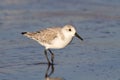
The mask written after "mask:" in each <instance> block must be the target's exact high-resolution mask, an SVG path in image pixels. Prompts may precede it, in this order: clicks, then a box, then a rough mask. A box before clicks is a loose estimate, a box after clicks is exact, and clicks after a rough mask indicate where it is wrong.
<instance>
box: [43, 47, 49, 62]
mask: <svg viewBox="0 0 120 80" xmlns="http://www.w3.org/2000/svg"><path fill="white" fill-rule="evenodd" d="M44 53H45V57H46V59H47V61H48V64H50V61H49V58H48V55H47V49H45V50H44Z"/></svg>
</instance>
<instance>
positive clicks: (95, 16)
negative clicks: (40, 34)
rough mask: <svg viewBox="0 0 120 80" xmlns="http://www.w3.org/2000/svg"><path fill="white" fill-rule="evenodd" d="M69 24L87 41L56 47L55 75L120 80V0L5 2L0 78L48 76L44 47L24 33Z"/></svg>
mask: <svg viewBox="0 0 120 80" xmlns="http://www.w3.org/2000/svg"><path fill="white" fill-rule="evenodd" d="M66 24H72V25H74V26H75V27H76V29H77V32H78V33H79V34H80V35H81V36H82V37H83V38H84V41H83V42H80V41H79V40H78V39H76V38H74V40H73V41H72V43H71V44H70V45H69V46H67V47H66V48H65V49H61V50H53V52H54V53H56V54H55V64H56V65H54V67H55V71H54V73H53V74H52V75H51V77H60V78H61V79H65V80H120V76H119V75H120V0H0V80H44V79H45V74H46V70H47V67H48V66H47V64H37V63H46V62H47V61H46V59H45V56H44V53H43V49H44V48H43V47H42V46H40V45H39V44H38V43H37V42H35V41H33V40H30V39H28V38H26V37H24V36H22V35H21V34H20V33H21V32H23V31H37V30H40V29H43V28H47V27H52V26H64V25H66Z"/></svg>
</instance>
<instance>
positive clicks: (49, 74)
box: [45, 64, 64, 80]
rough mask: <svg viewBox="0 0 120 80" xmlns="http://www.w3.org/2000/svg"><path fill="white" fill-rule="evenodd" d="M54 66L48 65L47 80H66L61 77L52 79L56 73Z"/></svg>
mask: <svg viewBox="0 0 120 80" xmlns="http://www.w3.org/2000/svg"><path fill="white" fill-rule="evenodd" d="M54 70H55V69H54V64H48V67H47V70H46V73H45V80H64V79H63V78H60V77H51V75H52V74H53V73H54Z"/></svg>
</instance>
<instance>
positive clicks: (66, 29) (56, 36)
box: [21, 25, 83, 64]
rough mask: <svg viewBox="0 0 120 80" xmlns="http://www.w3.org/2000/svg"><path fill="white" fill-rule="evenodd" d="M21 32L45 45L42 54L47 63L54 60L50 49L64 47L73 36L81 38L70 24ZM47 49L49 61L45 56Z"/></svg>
mask: <svg viewBox="0 0 120 80" xmlns="http://www.w3.org/2000/svg"><path fill="white" fill-rule="evenodd" d="M21 34H23V35H24V36H27V37H29V38H31V39H33V40H35V41H37V42H38V43H40V44H41V45H42V46H44V47H45V50H44V54H45V56H46V59H47V61H48V63H49V64H51V62H52V64H53V61H54V54H53V52H52V51H51V50H50V49H61V48H64V47H65V46H67V45H68V44H69V43H70V42H71V41H72V38H73V37H74V36H76V37H78V38H79V39H81V40H83V38H82V37H80V36H79V35H78V34H77V32H76V29H75V28H74V27H73V26H72V25H65V26H63V27H51V28H46V29H43V30H40V31H36V32H22V33H21ZM47 50H48V51H49V52H50V53H51V62H50V60H49V58H48V56H47Z"/></svg>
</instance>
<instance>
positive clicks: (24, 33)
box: [21, 32, 37, 40]
mask: <svg viewBox="0 0 120 80" xmlns="http://www.w3.org/2000/svg"><path fill="white" fill-rule="evenodd" d="M21 34H22V35H24V36H26V37H28V38H31V39H34V40H36V39H37V37H36V33H35V32H21Z"/></svg>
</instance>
